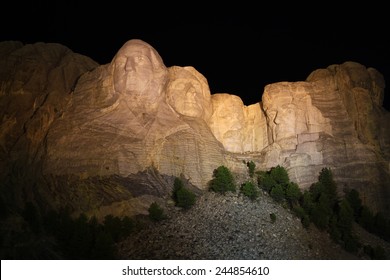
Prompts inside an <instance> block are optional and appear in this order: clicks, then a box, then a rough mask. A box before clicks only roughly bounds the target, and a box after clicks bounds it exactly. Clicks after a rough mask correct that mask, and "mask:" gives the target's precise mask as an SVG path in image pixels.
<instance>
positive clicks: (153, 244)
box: [118, 192, 390, 260]
mask: <svg viewBox="0 0 390 280" xmlns="http://www.w3.org/2000/svg"><path fill="white" fill-rule="evenodd" d="M166 213H167V216H168V219H166V220H163V221H160V222H150V224H149V226H146V227H145V228H144V229H142V230H140V231H139V232H137V233H136V234H134V235H131V236H130V237H129V238H128V239H127V240H125V241H123V242H121V243H120V244H118V249H119V254H120V258H122V259H210V260H213V259H242V260H251V259H267V260H291V259H295V260H310V259H317V260H327V259H329V260H345V259H347V260H351V259H367V258H368V257H367V256H365V255H363V254H360V255H353V254H350V253H348V252H346V251H345V250H344V249H342V248H341V247H340V246H339V245H337V244H335V243H334V242H333V241H332V240H331V239H330V237H329V235H328V234H327V233H325V232H321V231H319V230H318V229H317V228H315V227H314V226H312V225H311V226H310V228H309V229H304V228H303V226H302V224H301V222H300V220H299V219H298V218H297V217H295V216H294V214H292V213H291V212H290V211H288V210H287V209H285V208H283V207H282V206H281V205H279V204H277V203H275V202H274V201H273V200H272V199H271V198H270V197H269V196H268V195H266V194H262V195H261V196H260V197H259V198H258V199H257V200H256V201H251V200H249V199H248V198H247V197H243V196H242V195H240V194H238V193H236V194H233V193H228V194H227V195H220V194H216V193H213V192H205V193H204V194H203V195H202V196H200V197H199V198H198V200H197V202H196V204H195V205H194V206H193V207H192V208H191V209H189V210H187V211H183V210H182V209H179V208H177V207H173V206H170V207H168V208H167V209H166ZM271 213H274V214H275V216H276V220H275V222H272V221H271V219H270V214H271ZM363 232H364V231H363V230H361V229H360V233H359V234H360V235H361V234H362V233H363ZM360 235H359V236H360ZM364 237H365V238H364V243H365V244H368V243H367V242H370V244H371V246H375V245H377V244H379V245H380V246H382V247H383V248H385V249H386V251H387V252H390V244H389V243H387V242H384V241H383V240H381V239H378V238H373V237H372V236H371V235H370V234H367V233H366V232H365V233H364ZM378 242H381V243H378Z"/></svg>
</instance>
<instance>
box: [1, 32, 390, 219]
mask: <svg viewBox="0 0 390 280" xmlns="http://www.w3.org/2000/svg"><path fill="white" fill-rule="evenodd" d="M0 65H1V67H0V85H1V86H0V114H1V115H0V125H1V133H0V144H1V150H0V156H1V163H0V164H1V165H0V167H1V173H0V174H1V179H3V182H6V183H5V188H12V186H13V185H15V181H24V182H25V181H26V180H27V181H28V180H30V179H34V178H35V179H36V178H37V177H39V179H37V180H35V179H34V180H33V181H34V182H35V181H36V182H39V185H40V186H41V187H40V190H39V191H37V188H38V187H36V185H37V184H38V183H34V184H29V186H30V187H29V188H28V189H23V188H22V190H20V193H23V194H24V196H25V197H27V198H25V199H26V200H28V199H34V197H40V198H41V200H46V201H49V202H50V203H51V204H53V205H54V206H56V205H57V206H58V205H63V204H64V203H66V204H70V206H71V207H72V208H73V209H74V210H75V212H80V211H81V212H87V213H98V214H99V216H100V217H103V216H104V215H105V214H108V213H111V214H117V215H123V214H124V213H127V214H129V215H135V214H139V213H145V209H146V208H147V207H148V205H150V202H151V201H154V200H158V199H160V198H161V197H164V196H166V195H169V192H170V191H171V188H172V186H173V185H172V183H173V179H172V178H174V177H181V178H183V180H184V181H186V183H187V184H188V185H190V186H192V187H193V188H195V189H200V190H205V189H206V188H207V183H208V181H209V180H210V179H211V178H212V173H213V170H214V169H215V168H217V167H218V166H220V165H226V166H228V167H229V168H231V169H232V171H233V172H235V173H236V174H240V173H245V172H247V168H246V165H245V164H243V161H244V162H245V161H249V160H253V161H254V162H255V163H256V167H257V169H261V170H267V169H269V168H271V167H273V166H276V165H278V164H279V165H282V166H284V167H285V168H286V169H287V170H288V172H289V175H290V179H291V180H292V181H295V182H297V183H298V184H299V185H300V187H301V188H308V187H309V186H310V185H311V184H312V183H314V182H315V181H316V180H317V177H318V174H319V172H320V170H321V169H322V168H324V167H329V168H331V169H332V171H333V173H334V177H335V179H336V181H337V182H338V183H339V188H340V193H341V192H342V189H343V188H356V189H358V190H359V192H361V193H362V194H363V202H364V203H366V204H369V205H370V207H372V208H373V209H374V210H381V211H390V209H389V208H388V207H389V205H390V187H389V186H390V182H389V178H390V175H389V173H390V171H389V159H390V114H389V112H388V111H386V110H385V109H384V108H383V107H382V103H383V97H384V88H385V81H384V77H383V76H382V75H381V74H380V73H379V72H378V71H377V70H375V69H373V68H366V67H365V66H363V65H361V64H359V63H356V62H345V63H343V64H340V65H331V66H329V67H327V68H326V69H318V70H315V71H313V72H312V73H311V74H310V75H309V76H308V78H307V79H306V81H300V82H279V83H274V84H270V85H267V86H266V87H265V89H264V93H263V96H262V99H261V102H258V103H255V104H251V105H248V106H247V105H244V104H243V102H242V100H241V99H240V97H238V96H236V95H232V94H228V93H210V89H209V86H208V83H207V79H206V77H204V76H203V75H202V74H201V73H199V72H198V71H197V70H196V69H195V68H193V67H191V66H185V67H180V66H171V67H166V66H165V65H164V62H163V59H162V58H161V57H160V55H159V54H158V52H157V50H155V49H154V48H153V47H152V46H150V45H149V44H148V43H146V42H144V41H142V40H138V39H133V40H129V41H128V42H126V43H125V44H124V45H123V46H122V47H121V48H120V49H119V51H118V53H117V54H116V55H115V57H114V58H113V60H112V62H111V63H108V64H107V65H98V64H97V63H96V62H94V61H92V60H91V59H89V58H88V57H85V56H82V55H79V54H76V53H73V52H72V51H71V50H69V49H68V48H66V47H64V46H61V45H58V44H44V43H36V44H31V45H23V44H21V43H20V42H3V43H1V44H0ZM15 170H18V171H17V172H16V174H17V175H15ZM19 170H23V172H21V171H19ZM21 174H22V175H21ZM26 174H29V175H26ZM15 178H16V179H15ZM30 181H31V180H30ZM24 185H25V184H24ZM42 185H43V186H45V187H42ZM102 185H103V186H104V187H99V186H102ZM41 189H42V190H41ZM14 196H15V197H20V195H17V194H14ZM35 199H36V198H35Z"/></svg>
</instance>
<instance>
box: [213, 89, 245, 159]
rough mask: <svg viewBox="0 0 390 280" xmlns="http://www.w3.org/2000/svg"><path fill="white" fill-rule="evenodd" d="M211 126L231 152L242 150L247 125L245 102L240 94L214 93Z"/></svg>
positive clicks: (216, 135)
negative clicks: (244, 130) (244, 129)
mask: <svg viewBox="0 0 390 280" xmlns="http://www.w3.org/2000/svg"><path fill="white" fill-rule="evenodd" d="M212 103H213V115H212V117H211V120H210V128H211V130H212V132H213V134H214V135H215V137H216V138H217V139H218V140H219V141H220V142H221V143H222V144H223V146H224V147H225V149H226V150H228V151H230V152H242V149H243V134H242V133H243V128H244V126H245V114H244V110H243V108H244V104H243V102H242V100H241V98H239V97H238V96H235V95H231V94H214V95H213V96H212Z"/></svg>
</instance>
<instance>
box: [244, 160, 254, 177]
mask: <svg viewBox="0 0 390 280" xmlns="http://www.w3.org/2000/svg"><path fill="white" fill-rule="evenodd" d="M246 166H248V172H249V176H250V177H251V178H252V177H253V175H254V174H255V168H256V164H255V163H254V162H253V161H252V160H251V161H248V162H247V163H246Z"/></svg>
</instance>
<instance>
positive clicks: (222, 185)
mask: <svg viewBox="0 0 390 280" xmlns="http://www.w3.org/2000/svg"><path fill="white" fill-rule="evenodd" d="M209 189H210V190H211V191H214V192H219V193H222V194H224V193H226V192H229V191H230V192H235V191H236V183H235V180H234V177H233V174H232V173H231V172H230V170H229V169H228V168H227V167H226V166H223V165H221V166H219V167H218V168H217V169H214V171H213V179H211V181H210V182H209Z"/></svg>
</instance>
